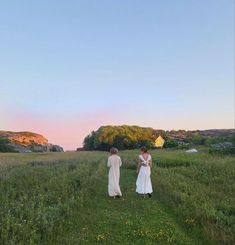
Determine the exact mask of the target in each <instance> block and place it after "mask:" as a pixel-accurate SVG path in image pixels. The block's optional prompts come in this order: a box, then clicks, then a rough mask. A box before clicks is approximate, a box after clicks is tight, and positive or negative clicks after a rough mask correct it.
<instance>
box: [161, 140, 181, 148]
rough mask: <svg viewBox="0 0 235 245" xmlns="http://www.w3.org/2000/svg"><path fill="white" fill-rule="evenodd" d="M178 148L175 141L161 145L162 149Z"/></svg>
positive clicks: (168, 141)
mask: <svg viewBox="0 0 235 245" xmlns="http://www.w3.org/2000/svg"><path fill="white" fill-rule="evenodd" d="M178 146H179V143H178V142H177V141H176V140H166V141H165V143H164V145H163V147H164V148H174V147H178Z"/></svg>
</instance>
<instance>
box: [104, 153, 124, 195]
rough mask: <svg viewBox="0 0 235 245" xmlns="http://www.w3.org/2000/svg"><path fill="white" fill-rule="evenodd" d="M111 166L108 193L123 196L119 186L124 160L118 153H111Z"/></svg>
mask: <svg viewBox="0 0 235 245" xmlns="http://www.w3.org/2000/svg"><path fill="white" fill-rule="evenodd" d="M107 165H108V167H109V184H108V193H109V196H111V197H114V196H121V195H122V192H121V189H120V186H119V178H120V167H121V165H122V160H121V158H120V157H119V156H118V155H111V156H110V157H109V158H108V163H107Z"/></svg>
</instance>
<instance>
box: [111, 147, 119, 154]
mask: <svg viewBox="0 0 235 245" xmlns="http://www.w3.org/2000/svg"><path fill="white" fill-rule="evenodd" d="M110 153H111V154H112V155H114V154H117V153H118V149H117V148H115V147H111V149H110Z"/></svg>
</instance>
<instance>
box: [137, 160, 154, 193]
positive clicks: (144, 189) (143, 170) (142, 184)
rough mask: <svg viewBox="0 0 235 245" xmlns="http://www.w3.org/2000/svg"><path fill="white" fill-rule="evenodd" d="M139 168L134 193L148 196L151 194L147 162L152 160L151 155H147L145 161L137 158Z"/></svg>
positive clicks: (149, 171)
mask: <svg viewBox="0 0 235 245" xmlns="http://www.w3.org/2000/svg"><path fill="white" fill-rule="evenodd" d="M139 159H140V162H141V167H140V171H139V174H138V177H137V181H136V192H137V193H139V194H148V193H152V192H153V188H152V183H151V179H150V175H151V169H150V166H149V161H150V160H151V159H152V158H151V155H148V158H147V160H145V159H144V158H143V156H142V155H140V156H139Z"/></svg>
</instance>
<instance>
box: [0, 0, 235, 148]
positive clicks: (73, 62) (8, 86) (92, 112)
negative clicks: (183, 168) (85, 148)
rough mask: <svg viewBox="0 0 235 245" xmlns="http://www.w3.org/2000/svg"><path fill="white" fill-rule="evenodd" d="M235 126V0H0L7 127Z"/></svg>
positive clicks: (1, 109) (69, 135)
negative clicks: (107, 125)
mask: <svg viewBox="0 0 235 245" xmlns="http://www.w3.org/2000/svg"><path fill="white" fill-rule="evenodd" d="M106 124H112V125H119V124H130V125H140V126H150V127H153V128H161V129H211V128H234V1H233V0H226V1H224V0H216V1H215V0H178V1H174V0H149V1H143V0H130V1H128V0H127V1H126V0H125V1H123V0H118V1H116V0H113V1H110V0H106V1H104V0H96V1H95V0H93V1H87V0H86V1H85V0H84V1H79V0H74V1H71V0H56V1H55V0H50V1H48V0H40V1H26V0H22V1H19V0H15V1H14V0H13V1H1V2H0V130H11V131H33V132H37V133H40V134H43V135H44V136H45V137H47V138H48V139H49V141H50V142H52V143H56V144H60V145H62V146H63V147H64V148H65V149H75V148H76V147H79V146H81V145H82V141H83V138H84V137H85V136H86V135H87V134H88V133H89V132H90V131H92V130H96V129H97V128H98V127H99V126H101V125H106Z"/></svg>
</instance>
